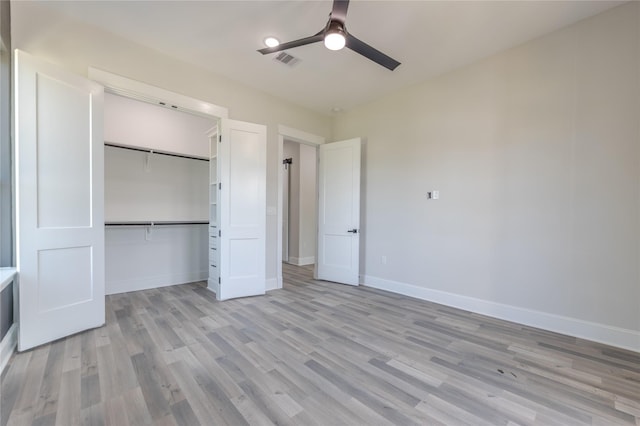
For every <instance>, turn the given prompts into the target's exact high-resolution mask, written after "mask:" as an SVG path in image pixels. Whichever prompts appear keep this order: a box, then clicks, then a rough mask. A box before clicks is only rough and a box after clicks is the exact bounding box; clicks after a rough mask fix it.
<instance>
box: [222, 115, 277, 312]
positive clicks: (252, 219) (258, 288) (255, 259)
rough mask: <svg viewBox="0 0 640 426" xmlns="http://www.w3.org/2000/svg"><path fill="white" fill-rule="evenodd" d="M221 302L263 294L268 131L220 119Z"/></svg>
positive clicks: (249, 124) (263, 127) (264, 287)
mask: <svg viewBox="0 0 640 426" xmlns="http://www.w3.org/2000/svg"><path fill="white" fill-rule="evenodd" d="M221 124H222V126H221V134H222V140H221V142H220V143H219V145H218V156H219V163H218V164H219V167H220V183H221V186H220V187H219V191H220V218H219V223H220V236H219V239H220V292H219V293H217V294H216V295H217V297H218V299H220V300H225V299H231V298H234V297H246V296H255V295H258V294H264V293H265V289H266V280H265V264H266V262H265V256H266V251H265V243H266V231H265V230H266V214H267V211H266V210H267V207H266V186H267V185H266V184H267V174H266V171H267V161H266V157H267V155H266V154H267V128H266V127H265V126H262V125H259V124H253V123H244V122H241V121H235V120H229V119H226V118H225V119H222V120H221Z"/></svg>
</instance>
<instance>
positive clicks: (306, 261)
mask: <svg viewBox="0 0 640 426" xmlns="http://www.w3.org/2000/svg"><path fill="white" fill-rule="evenodd" d="M289 263H291V264H292V265H297V266H303V265H313V264H314V263H316V257H315V256H307V257H293V256H289Z"/></svg>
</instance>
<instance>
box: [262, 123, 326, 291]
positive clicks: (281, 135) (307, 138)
mask: <svg viewBox="0 0 640 426" xmlns="http://www.w3.org/2000/svg"><path fill="white" fill-rule="evenodd" d="M285 138H286V139H287V140H291V141H294V142H298V143H301V144H305V145H310V146H316V147H317V146H319V145H322V144H323V143H325V138H323V137H322V136H318V135H314V134H312V133H307V132H305V131H302V130H298V129H294V128H291V127H287V126H283V125H282V124H278V158H277V162H278V163H277V167H278V199H277V200H276V203H277V204H276V206H277V210H278V218H277V224H278V226H277V230H278V231H277V235H276V237H277V241H278V244H277V256H276V260H277V262H278V263H277V265H276V280H277V284H276V285H277V286H276V287H275V288H282V225H283V223H282V220H283V212H282V201H283V198H284V194H283V188H282V175H283V171H282V156H283V153H284V140H285ZM314 274H315V273H314ZM267 289H269V288H267Z"/></svg>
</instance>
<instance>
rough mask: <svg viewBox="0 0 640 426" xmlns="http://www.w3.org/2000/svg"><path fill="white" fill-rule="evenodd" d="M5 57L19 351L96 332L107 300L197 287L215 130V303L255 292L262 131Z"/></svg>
mask: <svg viewBox="0 0 640 426" xmlns="http://www.w3.org/2000/svg"><path fill="white" fill-rule="evenodd" d="M14 58H15V122H16V135H15V175H16V209H15V210H16V248H17V250H16V252H17V253H16V259H17V269H18V274H19V279H18V297H17V299H18V303H19V307H18V317H19V324H20V327H19V328H18V335H19V337H18V349H19V350H21V351H23V350H27V349H29V348H32V347H35V346H38V345H42V344H44V343H48V342H51V341H54V340H56V339H60V338H62V337H65V336H68V335H71V334H74V333H78V332H80V331H83V330H87V329H91V328H95V327H100V326H101V325H104V324H105V297H104V296H105V293H110V294H113V293H120V292H127V291H134V290H140V289H143V288H152V287H160V286H166V285H172V284H182V283H186V282H189V281H204V280H206V279H208V274H209V266H210V265H209V260H210V259H209V255H208V251H209V243H208V240H209V222H210V214H211V210H210V207H211V205H212V204H211V203H210V202H209V191H210V179H209V178H210V170H209V164H210V163H211V161H210V160H211V158H210V157H211V153H210V136H207V131H208V130H210V129H212V128H216V129H219V134H218V150H217V154H216V155H217V159H216V167H217V169H218V170H219V172H218V173H219V176H220V182H219V183H220V184H221V188H222V189H221V190H220V189H219V190H218V193H219V194H218V195H217V197H218V200H219V204H218V212H219V216H218V217H217V219H216V220H217V223H218V225H217V226H218V231H219V235H221V237H219V244H218V250H219V252H220V255H219V268H220V274H219V278H220V281H219V282H218V287H219V288H218V289H217V290H218V291H217V292H216V296H217V297H218V298H219V299H223V298H231V297H244V296H250V295H254V294H261V293H264V291H265V242H266V236H265V222H266V220H265V219H266V198H265V193H266V127H265V126H264V125H257V124H251V123H243V122H240V121H234V120H229V119H228V118H226V117H227V115H228V111H227V110H226V108H223V107H219V106H216V105H214V104H209V103H207V102H203V101H200V100H197V99H194V98H191V97H188V96H184V95H181V94H178V93H174V92H169V91H167V90H164V89H161V88H158V87H154V86H150V85H147V84H145V83H142V82H138V81H135V80H130V79H127V78H125V77H121V76H118V75H115V74H111V73H108V72H105V71H100V70H97V69H93V68H90V69H89V76H90V78H91V80H89V79H86V78H84V77H81V76H78V75H75V74H73V73H70V72H68V71H66V70H63V69H61V68H59V67H58V66H57V65H54V64H50V63H48V62H46V61H43V60H42V59H39V58H37V57H35V56H32V55H29V54H27V53H25V52H22V51H16V52H15V55H14ZM105 88H107V93H105ZM119 95H124V96H126V97H123V96H119ZM129 96H131V97H135V99H141V100H144V101H145V102H140V101H136V100H133V99H132V98H130V97H129ZM154 99H155V101H153V100H154ZM162 99H164V100H165V101H164V102H163V101H161V100H162ZM173 102H175V103H173ZM180 106H182V107H180ZM182 108H185V109H184V110H183V109H182ZM187 111H192V112H193V114H189V113H187ZM176 117H177V118H176ZM105 142H106V146H105ZM166 196H170V197H173V198H172V199H166V198H164V197H166ZM105 284H106V285H105ZM211 289H212V290H214V291H215V290H216V289H215V288H211Z"/></svg>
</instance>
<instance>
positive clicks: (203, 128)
mask: <svg viewBox="0 0 640 426" xmlns="http://www.w3.org/2000/svg"><path fill="white" fill-rule="evenodd" d="M104 98H105V102H104V140H105V142H108V143H114V144H117V145H126V146H135V147H141V148H149V149H155V150H158V151H164V152H172V153H177V154H185V155H190V156H194V157H200V158H209V138H208V137H207V134H206V133H207V131H208V130H210V129H211V128H212V127H213V126H214V125H215V124H216V122H215V120H212V119H207V118H204V117H199V116H196V115H193V114H188V113H185V112H182V111H177V110H175V109H172V108H168V107H162V106H159V105H153V104H149V103H146V102H141V101H137V100H134V99H130V98H125V97H123V96H117V95H112V94H110V93H106V94H105V96H104Z"/></svg>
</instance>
